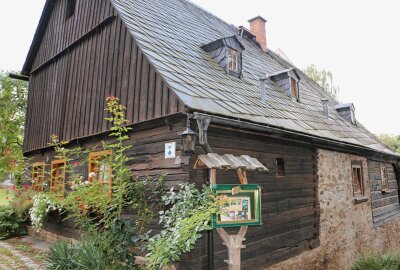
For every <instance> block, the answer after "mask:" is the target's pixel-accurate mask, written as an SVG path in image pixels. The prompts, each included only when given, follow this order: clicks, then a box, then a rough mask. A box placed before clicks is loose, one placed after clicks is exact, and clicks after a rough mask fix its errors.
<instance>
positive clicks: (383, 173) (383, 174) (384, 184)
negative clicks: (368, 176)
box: [381, 166, 389, 192]
mask: <svg viewBox="0 0 400 270" xmlns="http://www.w3.org/2000/svg"><path fill="white" fill-rule="evenodd" d="M381 181H382V192H386V191H388V190H389V182H388V173H387V169H386V166H385V167H381Z"/></svg>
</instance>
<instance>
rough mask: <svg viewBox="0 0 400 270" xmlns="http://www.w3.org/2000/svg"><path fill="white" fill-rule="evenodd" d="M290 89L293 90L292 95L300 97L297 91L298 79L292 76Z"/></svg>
mask: <svg viewBox="0 0 400 270" xmlns="http://www.w3.org/2000/svg"><path fill="white" fill-rule="evenodd" d="M290 89H291V92H292V97H294V98H296V100H297V99H298V91H297V81H296V80H295V79H293V78H290Z"/></svg>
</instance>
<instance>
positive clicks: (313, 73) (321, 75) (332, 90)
mask: <svg viewBox="0 0 400 270" xmlns="http://www.w3.org/2000/svg"><path fill="white" fill-rule="evenodd" d="M303 72H304V73H305V74H307V75H308V76H309V77H310V78H311V79H313V80H314V81H315V82H316V83H318V84H319V85H320V86H321V87H322V88H323V89H324V90H325V91H326V92H327V93H328V94H330V95H331V96H332V97H333V98H335V99H337V95H338V94H339V86H337V85H334V84H333V75H332V72H330V71H327V70H325V69H323V70H318V69H317V67H316V66H315V65H314V64H312V65H310V66H308V67H307V68H306V69H304V70H303Z"/></svg>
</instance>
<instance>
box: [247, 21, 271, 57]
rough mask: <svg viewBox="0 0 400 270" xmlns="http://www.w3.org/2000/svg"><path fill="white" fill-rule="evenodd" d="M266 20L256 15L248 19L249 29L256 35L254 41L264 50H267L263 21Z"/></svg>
mask: <svg viewBox="0 0 400 270" xmlns="http://www.w3.org/2000/svg"><path fill="white" fill-rule="evenodd" d="M266 22H267V20H266V19H264V18H263V17H261V16H257V17H255V18H253V19H250V20H249V23H250V31H251V32H252V33H253V34H254V35H255V36H256V41H257V42H258V43H259V44H260V45H261V48H262V49H263V50H264V51H267V50H268V48H267V34H266V31H265V23H266Z"/></svg>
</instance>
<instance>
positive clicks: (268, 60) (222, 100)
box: [111, 0, 395, 155]
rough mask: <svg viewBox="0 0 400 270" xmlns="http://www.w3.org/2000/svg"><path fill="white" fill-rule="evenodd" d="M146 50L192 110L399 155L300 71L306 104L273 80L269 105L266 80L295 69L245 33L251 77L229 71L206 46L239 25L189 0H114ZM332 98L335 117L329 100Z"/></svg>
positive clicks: (245, 66) (246, 70)
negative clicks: (325, 109)
mask: <svg viewBox="0 0 400 270" xmlns="http://www.w3.org/2000/svg"><path fill="white" fill-rule="evenodd" d="M111 1H112V3H113V5H114V6H115V8H116V10H117V11H118V13H119V15H120V17H121V18H122V20H123V21H124V23H125V24H126V26H127V27H128V29H129V30H130V32H131V34H132V35H133V37H134V38H135V39H136V40H137V42H138V44H139V46H140V48H141V49H142V50H143V53H144V54H145V55H146V56H147V57H148V59H149V61H150V62H151V63H152V64H153V65H154V67H155V68H156V70H157V71H158V72H159V73H160V74H161V75H162V76H163V78H164V79H165V81H166V83H167V84H168V85H169V87H170V88H171V90H173V91H174V92H175V94H176V95H177V96H178V97H179V98H180V100H181V101H182V102H183V103H184V104H185V105H186V106H188V107H190V108H192V109H194V110H200V111H204V112H209V113H212V114H218V115H223V116H228V117H233V118H236V119H242V120H248V121H252V122H257V123H261V124H266V125H272V126H275V127H280V128H284V129H289V130H293V131H296V132H302V133H307V134H312V135H315V136H319V137H325V138H330V139H332V140H336V141H341V142H346V143H351V144H356V145H361V146H366V147H369V148H371V149H373V150H375V151H378V152H383V153H387V154H391V155H394V154H395V153H394V152H393V151H392V150H390V149H389V148H388V147H387V146H385V145H384V144H383V143H381V142H380V141H379V140H378V139H377V138H376V137H375V136H374V135H373V134H371V133H370V132H369V131H368V130H367V129H365V128H364V126H362V125H361V124H358V125H357V126H354V125H352V124H351V123H349V122H347V121H346V120H345V119H343V118H342V117H341V116H340V115H339V114H338V113H337V111H336V110H335V106H337V105H338V103H337V102H336V101H335V100H334V99H333V98H331V97H327V95H326V93H325V92H324V91H323V90H322V89H321V88H320V87H319V86H318V85H317V84H316V83H315V82H313V81H312V80H311V79H310V78H308V77H307V76H305V75H304V74H303V73H302V72H301V71H299V70H298V69H297V70H298V73H299V75H300V77H301V81H300V102H299V103H297V102H293V101H292V100H291V98H290V97H288V96H287V95H286V94H285V93H284V92H283V91H282V90H281V89H280V88H279V87H278V86H277V85H276V84H275V83H274V82H273V81H272V80H267V81H266V88H267V90H268V94H267V102H266V103H262V102H261V98H260V89H259V81H258V80H259V78H260V77H265V76H266V74H275V73H277V72H281V71H282V70H285V69H288V68H292V67H293V66H291V64H289V63H287V62H285V61H284V60H283V59H280V58H279V57H278V56H277V55H276V54H274V53H273V52H270V51H269V52H268V53H265V52H263V51H262V50H261V49H260V48H259V47H258V46H257V45H256V44H255V43H253V42H252V41H250V40H248V39H245V38H242V37H240V36H237V38H238V40H239V42H240V43H241V44H242V45H243V46H244V48H245V50H244V51H243V78H242V79H239V78H235V77H233V76H229V75H227V74H226V72H225V70H223V69H222V68H221V67H220V66H219V65H218V64H217V63H216V62H215V61H214V60H213V59H212V57H211V55H209V54H208V53H207V52H205V51H204V50H203V49H202V46H204V45H206V44H209V43H211V42H213V41H216V40H218V39H221V38H224V37H229V36H233V35H236V31H237V29H236V27H234V26H232V25H230V24H228V23H226V22H224V21H223V20H221V19H219V18H217V17H216V16H214V15H212V14H210V13H209V12H207V11H205V10H203V9H202V8H200V7H198V6H196V5H194V4H193V3H191V2H188V1H186V0H111ZM324 97H327V98H328V99H329V115H330V117H329V119H327V118H326V116H325V115H324V114H323V110H322V102H321V99H322V98H324Z"/></svg>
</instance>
